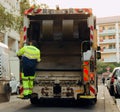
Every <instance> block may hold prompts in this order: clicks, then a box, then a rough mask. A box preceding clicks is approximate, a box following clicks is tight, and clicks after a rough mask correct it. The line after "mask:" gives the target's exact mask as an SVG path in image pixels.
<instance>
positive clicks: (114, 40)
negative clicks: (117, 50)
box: [100, 39, 116, 44]
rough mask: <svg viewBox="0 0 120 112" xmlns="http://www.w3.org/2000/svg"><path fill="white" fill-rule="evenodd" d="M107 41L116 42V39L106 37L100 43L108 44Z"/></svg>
mask: <svg viewBox="0 0 120 112" xmlns="http://www.w3.org/2000/svg"><path fill="white" fill-rule="evenodd" d="M106 43H116V39H104V40H102V39H101V40H100V44H106Z"/></svg>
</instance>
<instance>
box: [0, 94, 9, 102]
mask: <svg viewBox="0 0 120 112" xmlns="http://www.w3.org/2000/svg"><path fill="white" fill-rule="evenodd" d="M10 96H11V94H10V93H7V94H2V95H0V102H9V101H10Z"/></svg>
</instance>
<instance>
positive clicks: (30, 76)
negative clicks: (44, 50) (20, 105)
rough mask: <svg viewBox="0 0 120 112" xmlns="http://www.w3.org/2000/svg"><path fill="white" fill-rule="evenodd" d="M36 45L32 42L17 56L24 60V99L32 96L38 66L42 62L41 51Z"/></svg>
mask: <svg viewBox="0 0 120 112" xmlns="http://www.w3.org/2000/svg"><path fill="white" fill-rule="evenodd" d="M35 45H36V43H35V42H34V41H30V43H29V44H28V45H26V46H24V47H22V48H21V49H20V50H19V51H18V52H17V56H18V57H20V56H21V60H22V76H21V78H22V87H23V96H22V97H21V98H22V99H29V98H30V96H31V94H32V89H33V81H34V78H35V69H36V65H37V62H40V60H41V59H40V50H39V49H38V48H37V47H36V46H35Z"/></svg>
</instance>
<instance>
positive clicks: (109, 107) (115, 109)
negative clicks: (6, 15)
mask: <svg viewBox="0 0 120 112" xmlns="http://www.w3.org/2000/svg"><path fill="white" fill-rule="evenodd" d="M99 90H100V91H101V90H103V97H104V101H105V112H120V108H119V107H120V106H119V105H120V104H119V103H120V102H118V101H120V100H115V99H114V98H113V97H111V96H110V94H109V91H108V89H107V87H106V86H104V85H99Z"/></svg>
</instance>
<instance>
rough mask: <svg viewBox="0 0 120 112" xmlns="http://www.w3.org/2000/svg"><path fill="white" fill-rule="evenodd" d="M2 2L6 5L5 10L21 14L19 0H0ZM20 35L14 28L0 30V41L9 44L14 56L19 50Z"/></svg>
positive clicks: (11, 55)
mask: <svg viewBox="0 0 120 112" xmlns="http://www.w3.org/2000/svg"><path fill="white" fill-rule="evenodd" d="M0 4H1V5H2V6H3V7H5V10H6V11H7V12H9V13H11V14H13V15H16V16H19V15H20V13H19V12H20V7H19V0H0ZM19 40H20V35H19V33H18V32H17V31H15V30H14V29H9V30H6V31H3V32H0V41H1V42H3V43H5V44H6V45H8V47H9V49H10V57H14V56H15V53H16V51H18V43H19Z"/></svg>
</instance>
